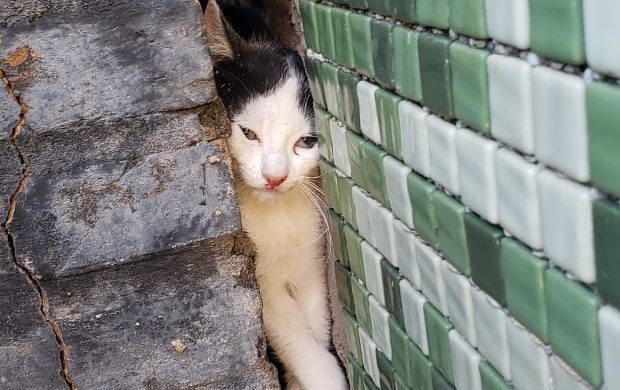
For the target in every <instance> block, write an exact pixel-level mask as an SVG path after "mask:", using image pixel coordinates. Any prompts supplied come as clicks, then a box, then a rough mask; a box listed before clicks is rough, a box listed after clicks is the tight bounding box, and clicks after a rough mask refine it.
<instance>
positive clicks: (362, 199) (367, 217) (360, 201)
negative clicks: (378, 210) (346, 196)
mask: <svg viewBox="0 0 620 390" xmlns="http://www.w3.org/2000/svg"><path fill="white" fill-rule="evenodd" d="M352 194H353V205H354V206H355V218H356V220H357V226H358V231H359V233H360V235H362V237H364V238H365V239H366V240H368V241H369V242H370V241H376V240H375V239H374V237H373V234H374V230H373V229H372V225H371V221H373V218H374V215H373V213H372V208H371V207H370V206H369V204H370V198H369V197H368V196H367V195H366V194H365V193H364V192H363V190H362V189H361V188H360V187H357V186H356V187H353V191H352Z"/></svg>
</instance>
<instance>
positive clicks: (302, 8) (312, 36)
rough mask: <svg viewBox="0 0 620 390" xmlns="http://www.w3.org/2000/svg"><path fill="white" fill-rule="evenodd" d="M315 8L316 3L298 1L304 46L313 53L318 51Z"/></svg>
mask: <svg viewBox="0 0 620 390" xmlns="http://www.w3.org/2000/svg"><path fill="white" fill-rule="evenodd" d="M315 8H316V3H315V2H313V1H309V0H300V1H299V12H300V14H301V22H302V24H303V29H304V38H305V40H306V46H307V47H308V48H310V49H312V50H314V51H319V45H318V42H319V34H318V26H317V20H316V12H315Z"/></svg>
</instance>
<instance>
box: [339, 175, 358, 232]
mask: <svg viewBox="0 0 620 390" xmlns="http://www.w3.org/2000/svg"><path fill="white" fill-rule="evenodd" d="M354 185H355V183H353V180H351V179H349V178H348V177H343V176H338V195H339V196H340V209H341V210H340V211H341V212H342V216H343V217H344V220H345V221H347V222H348V223H349V224H350V225H351V226H353V228H354V229H355V230H357V220H356V218H355V204H354V203H353V186H354Z"/></svg>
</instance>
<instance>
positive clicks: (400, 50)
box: [392, 0, 422, 102]
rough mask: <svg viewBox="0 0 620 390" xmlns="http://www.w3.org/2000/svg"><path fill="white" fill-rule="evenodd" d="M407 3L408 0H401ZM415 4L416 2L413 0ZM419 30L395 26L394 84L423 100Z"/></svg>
mask: <svg viewBox="0 0 620 390" xmlns="http://www.w3.org/2000/svg"><path fill="white" fill-rule="evenodd" d="M400 1H401V2H402V3H405V2H406V0H400ZM411 3H412V4H413V3H414V2H413V1H411ZM418 35H419V33H418V32H417V31H414V30H411V29H409V28H406V27H402V26H397V27H396V28H394V33H393V39H394V51H393V54H392V55H393V61H394V84H395V87H396V92H397V93H398V94H399V95H402V96H404V97H406V98H409V99H412V100H415V101H417V102H419V101H421V100H422V80H421V79H420V55H419V53H418Z"/></svg>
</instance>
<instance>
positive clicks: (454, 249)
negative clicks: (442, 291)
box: [432, 191, 470, 275]
mask: <svg viewBox="0 0 620 390" xmlns="http://www.w3.org/2000/svg"><path fill="white" fill-rule="evenodd" d="M432 196H433V207H434V209H435V217H436V218H437V226H438V227H439V230H438V234H439V249H440V250H441V252H443V254H444V256H445V257H446V259H448V261H449V262H450V263H452V265H454V266H455V267H456V268H457V269H458V270H459V271H461V272H462V273H464V274H465V275H469V270H470V267H469V254H468V252H467V238H466V236H465V215H466V214H467V213H466V211H465V206H463V205H462V204H461V203H460V202H458V201H456V200H454V199H452V198H451V197H449V196H448V195H446V194H444V193H443V192H441V191H435V192H433V195H432Z"/></svg>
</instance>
